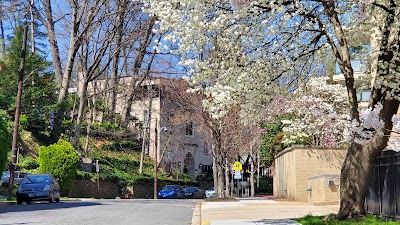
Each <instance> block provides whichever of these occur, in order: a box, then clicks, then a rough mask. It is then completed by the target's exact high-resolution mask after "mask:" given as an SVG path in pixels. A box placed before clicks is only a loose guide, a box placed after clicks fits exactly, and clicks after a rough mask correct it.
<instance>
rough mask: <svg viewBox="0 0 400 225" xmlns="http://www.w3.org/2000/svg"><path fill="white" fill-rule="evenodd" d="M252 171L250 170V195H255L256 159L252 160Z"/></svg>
mask: <svg viewBox="0 0 400 225" xmlns="http://www.w3.org/2000/svg"><path fill="white" fill-rule="evenodd" d="M251 161H252V162H251V172H250V196H251V197H254V194H255V189H254V161H253V160H251Z"/></svg>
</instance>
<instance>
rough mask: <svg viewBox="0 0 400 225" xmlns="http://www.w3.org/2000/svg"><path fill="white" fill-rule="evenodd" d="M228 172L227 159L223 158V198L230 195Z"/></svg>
mask: <svg viewBox="0 0 400 225" xmlns="http://www.w3.org/2000/svg"><path fill="white" fill-rule="evenodd" d="M229 171H230V168H229V164H228V158H225V196H229V193H230V181H229Z"/></svg>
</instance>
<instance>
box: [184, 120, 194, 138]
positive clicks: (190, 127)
mask: <svg viewBox="0 0 400 225" xmlns="http://www.w3.org/2000/svg"><path fill="white" fill-rule="evenodd" d="M185 132H186V135H187V136H193V123H192V122H187V123H186V129H185Z"/></svg>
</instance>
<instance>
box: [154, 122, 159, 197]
mask: <svg viewBox="0 0 400 225" xmlns="http://www.w3.org/2000/svg"><path fill="white" fill-rule="evenodd" d="M157 126H158V124H157V119H156V123H155V125H154V131H155V136H154V199H157V194H158V192H157V170H158V162H157V157H158V156H157V155H158V154H157V151H158V129H157Z"/></svg>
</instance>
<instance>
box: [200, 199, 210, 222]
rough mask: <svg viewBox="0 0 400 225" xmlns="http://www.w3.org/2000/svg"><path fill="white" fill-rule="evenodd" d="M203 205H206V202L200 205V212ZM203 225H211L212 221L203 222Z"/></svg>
mask: <svg viewBox="0 0 400 225" xmlns="http://www.w3.org/2000/svg"><path fill="white" fill-rule="evenodd" d="M203 205H206V202H202V203H201V205H200V212H201V207H202V206H203ZM201 225H210V221H208V220H201Z"/></svg>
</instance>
